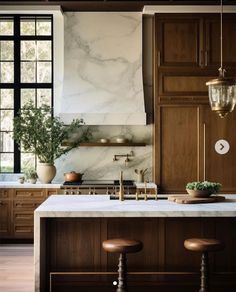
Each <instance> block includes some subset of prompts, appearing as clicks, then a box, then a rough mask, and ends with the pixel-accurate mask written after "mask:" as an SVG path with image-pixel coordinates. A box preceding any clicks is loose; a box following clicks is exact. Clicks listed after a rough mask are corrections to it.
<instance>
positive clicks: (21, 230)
mask: <svg viewBox="0 0 236 292" xmlns="http://www.w3.org/2000/svg"><path fill="white" fill-rule="evenodd" d="M45 198H46V194H45V191H44V189H14V191H13V236H14V237H15V238H33V232H34V210H35V209H36V208H37V207H38V206H39V205H40V204H41V203H42V202H43V201H44V200H45Z"/></svg>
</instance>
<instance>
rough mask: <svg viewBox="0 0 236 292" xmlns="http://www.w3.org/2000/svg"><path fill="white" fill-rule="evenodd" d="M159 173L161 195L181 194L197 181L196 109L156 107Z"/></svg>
mask: <svg viewBox="0 0 236 292" xmlns="http://www.w3.org/2000/svg"><path fill="white" fill-rule="evenodd" d="M159 128H160V130H159V131H160V133H161V138H160V141H159V143H160V149H159V151H160V153H161V156H160V161H156V166H155V167H156V168H158V167H159V169H160V171H156V172H155V173H157V174H159V177H156V182H157V183H158V185H160V187H161V191H162V192H168V193H171V192H185V186H186V183H187V182H189V181H195V180H198V179H199V107H197V106H183V107H178V106H162V107H160V124H159Z"/></svg>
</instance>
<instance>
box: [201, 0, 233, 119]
mask: <svg viewBox="0 0 236 292" xmlns="http://www.w3.org/2000/svg"><path fill="white" fill-rule="evenodd" d="M222 15H223V4H222V0H221V14H220V59H221V63H220V68H219V77H218V78H217V79H213V80H210V81H208V82H207V83H206V85H207V86H208V93H209V101H210V105H211V109H212V111H215V112H216V113H218V114H219V116H220V117H222V118H223V117H225V116H226V115H227V114H228V113H229V112H232V111H233V109H234V106H235V103H236V80H235V79H231V78H225V76H224V74H225V69H224V68H223V47H222Z"/></svg>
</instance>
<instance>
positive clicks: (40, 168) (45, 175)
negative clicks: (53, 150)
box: [37, 162, 56, 184]
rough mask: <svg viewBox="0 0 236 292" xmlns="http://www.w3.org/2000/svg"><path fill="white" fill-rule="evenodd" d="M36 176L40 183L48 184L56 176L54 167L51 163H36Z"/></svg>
mask: <svg viewBox="0 0 236 292" xmlns="http://www.w3.org/2000/svg"><path fill="white" fill-rule="evenodd" d="M37 174H38V178H39V180H40V181H41V183H44V184H50V183H51V181H52V180H53V179H54V177H55V175H56V167H55V165H54V164H53V163H42V162H40V163H38V165H37Z"/></svg>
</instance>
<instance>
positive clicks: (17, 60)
mask: <svg viewBox="0 0 236 292" xmlns="http://www.w3.org/2000/svg"><path fill="white" fill-rule="evenodd" d="M19 109H20V16H18V15H16V16H14V116H16V115H17V113H18V111H19ZM20 156H21V155H20V150H19V146H18V145H17V144H16V143H15V142H14V172H15V173H17V172H20V170H21V165H20Z"/></svg>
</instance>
